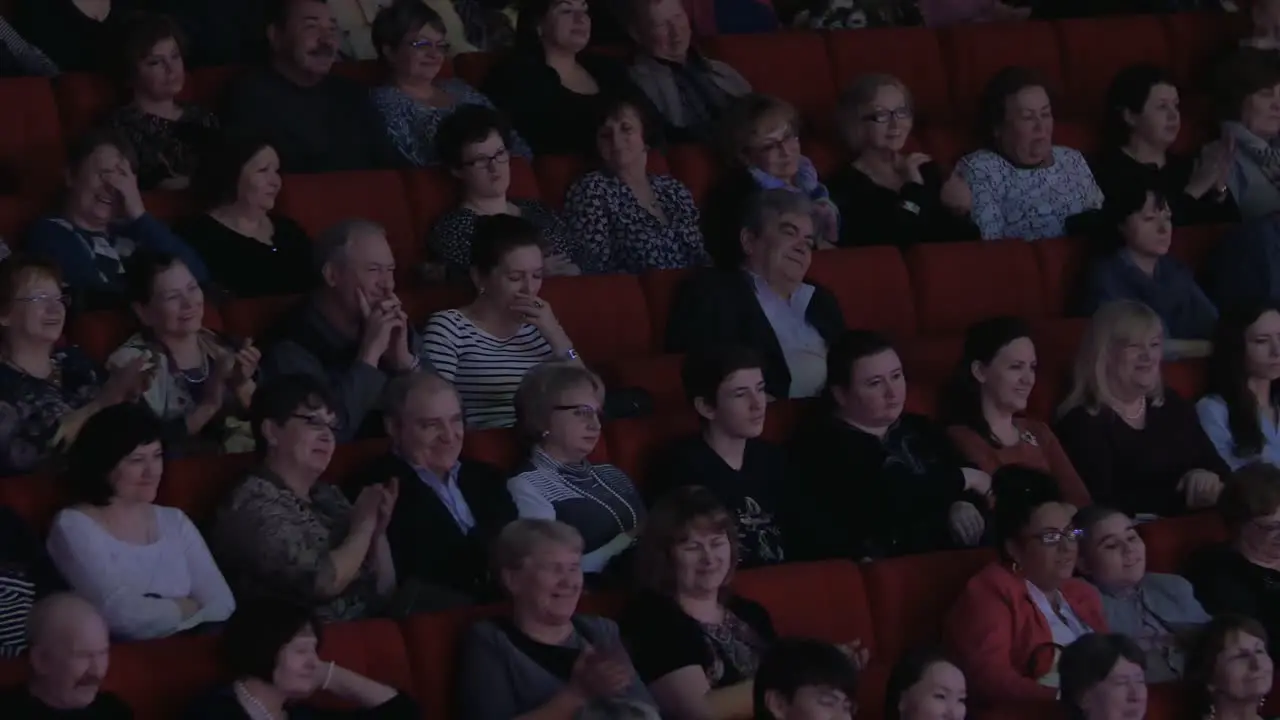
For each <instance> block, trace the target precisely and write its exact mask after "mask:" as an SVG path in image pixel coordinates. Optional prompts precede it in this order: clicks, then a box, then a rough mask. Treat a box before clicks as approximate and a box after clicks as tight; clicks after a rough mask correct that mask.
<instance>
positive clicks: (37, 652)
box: [0, 593, 133, 720]
mask: <svg viewBox="0 0 1280 720" xmlns="http://www.w3.org/2000/svg"><path fill="white" fill-rule="evenodd" d="M27 643H28V645H29V648H30V650H29V655H28V657H29V659H30V662H31V679H30V680H28V681H27V684H26V685H25V686H22V687H17V688H13V689H11V690H7V691H5V692H3V693H0V717H5V718H22V720H129V719H130V718H132V717H133V711H132V710H130V709H129V706H128V705H125V704H124V702H123V701H121V700H120V699H119V698H117V697H116V696H114V695H112V694H111V693H107V692H101V687H102V681H103V679H104V678H105V677H106V675H107V665H108V655H109V653H110V650H111V645H110V639H109V636H108V634H107V624H106V622H105V621H103V619H102V616H101V615H99V614H98V611H97V610H95V609H94V608H93V606H92V605H90V604H89V603H88V602H86V601H85V600H83V599H81V598H80V597H78V596H76V595H73V594H71V593H57V594H54V595H50V596H48V597H46V598H44V599H43V600H40V601H39V602H37V603H36V604H35V606H34V607H33V608H32V609H31V614H30V615H28V616H27Z"/></svg>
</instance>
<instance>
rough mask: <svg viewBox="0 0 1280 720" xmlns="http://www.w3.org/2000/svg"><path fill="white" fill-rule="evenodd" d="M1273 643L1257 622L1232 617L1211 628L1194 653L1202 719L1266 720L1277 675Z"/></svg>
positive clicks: (1197, 702)
mask: <svg viewBox="0 0 1280 720" xmlns="http://www.w3.org/2000/svg"><path fill="white" fill-rule="evenodd" d="M1272 637H1274V636H1272ZM1269 643H1270V639H1269V637H1268V631H1267V629H1266V628H1265V627H1263V626H1262V625H1260V624H1259V623H1258V621H1257V620H1254V619H1253V618H1250V617H1247V616H1240V615H1228V616H1220V617H1217V618H1215V619H1214V620H1213V622H1211V623H1209V627H1208V628H1207V629H1206V630H1205V631H1204V632H1203V633H1201V635H1200V638H1199V642H1198V643H1197V646H1196V648H1195V649H1194V650H1193V651H1192V654H1191V672H1190V673H1189V675H1190V677H1189V678H1188V680H1190V682H1191V683H1192V684H1193V686H1194V688H1195V691H1196V698H1195V711H1196V712H1198V713H1199V717H1202V718H1235V717H1239V718H1251V717H1254V718H1261V717H1262V715H1261V712H1262V706H1263V704H1264V703H1266V702H1267V698H1268V696H1269V695H1270V694H1271V683H1272V678H1273V672H1274V669H1275V667H1274V664H1273V663H1272V660H1271V653H1270V652H1269V651H1268V647H1269V646H1270V645H1269Z"/></svg>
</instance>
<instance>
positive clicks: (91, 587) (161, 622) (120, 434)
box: [48, 404, 235, 640]
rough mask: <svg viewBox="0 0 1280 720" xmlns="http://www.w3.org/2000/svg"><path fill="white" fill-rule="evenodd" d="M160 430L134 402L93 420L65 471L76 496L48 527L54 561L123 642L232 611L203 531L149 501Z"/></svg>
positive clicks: (156, 480)
mask: <svg viewBox="0 0 1280 720" xmlns="http://www.w3.org/2000/svg"><path fill="white" fill-rule="evenodd" d="M161 431H162V428H161V425H160V423H159V422H158V421H157V420H156V419H155V416H153V415H152V414H151V413H150V412H149V411H148V410H146V409H145V408H141V407H139V406H137V405H133V404H127V405H126V404H121V405H114V406H112V407H110V408H107V409H106V410H103V411H102V412H100V413H98V414H96V415H94V416H93V417H92V418H90V419H89V421H88V422H87V423H85V426H84V430H83V431H82V432H81V433H80V436H79V437H78V438H76V442H75V444H74V445H72V446H71V454H70V462H69V467H68V469H67V478H68V480H69V481H70V483H71V485H72V486H73V487H74V488H75V490H76V494H77V495H78V497H77V501H78V502H77V503H76V504H74V505H72V506H71V507H69V508H67V509H65V510H62V511H61V512H59V513H58V515H57V516H56V517H55V518H54V519H53V527H52V528H51V529H50V530H49V543H48V544H49V555H50V557H52V558H53V562H54V564H55V565H57V567H58V570H59V571H60V572H61V573H62V575H63V577H65V578H66V579H67V582H69V583H70V584H71V587H72V588H74V589H75V591H76V592H77V593H79V594H80V596H81V597H83V598H84V599H86V600H88V601H89V602H90V603H92V604H93V605H94V607H96V608H97V609H98V612H100V613H102V617H103V618H104V619H105V620H106V622H107V626H108V627H109V628H110V629H111V634H112V636H113V637H115V638H117V639H120V640H149V639H151V638H157V637H164V636H166V635H172V634H174V633H178V632H182V631H183V630H187V629H189V628H193V627H195V626H197V625H202V624H204V623H217V622H222V621H224V620H226V619H227V618H228V617H230V615H231V611H232V610H234V609H235V600H234V599H233V598H232V597H231V589H230V588H229V587H227V582H226V580H224V579H223V577H222V573H221V572H219V571H218V566H217V565H216V564H214V561H213V557H212V556H211V555H210V554H209V548H208V547H207V546H206V545H205V542H204V538H202V537H201V536H200V531H199V530H197V529H196V526H195V525H194V524H193V523H192V522H191V520H190V519H189V518H188V517H187V516H186V513H184V512H182V511H181V510H179V509H178V508H174V507H167V506H164V505H157V504H156V492H157V490H158V489H159V487H160V475H161V473H162V472H163V470H164V459H163V447H162V445H161Z"/></svg>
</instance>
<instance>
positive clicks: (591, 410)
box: [553, 405, 604, 423]
mask: <svg viewBox="0 0 1280 720" xmlns="http://www.w3.org/2000/svg"><path fill="white" fill-rule="evenodd" d="M553 409H555V410H558V411H561V412H571V413H573V416H574V417H575V418H577V419H578V420H581V421H583V422H589V421H591V420H595V421H596V422H600V423H602V422H604V410H602V409H600V408H598V407H593V406H591V405H556V406H555V408H553Z"/></svg>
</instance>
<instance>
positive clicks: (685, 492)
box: [635, 485, 739, 597]
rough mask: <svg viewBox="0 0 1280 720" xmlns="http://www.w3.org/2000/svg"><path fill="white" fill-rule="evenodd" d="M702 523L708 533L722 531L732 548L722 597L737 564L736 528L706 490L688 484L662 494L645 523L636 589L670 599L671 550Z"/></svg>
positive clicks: (673, 583)
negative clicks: (707, 527)
mask: <svg viewBox="0 0 1280 720" xmlns="http://www.w3.org/2000/svg"><path fill="white" fill-rule="evenodd" d="M700 524H705V525H706V526H709V529H710V531H711V532H723V533H724V534H725V535H727V536H728V538H729V542H730V544H731V546H732V549H731V551H730V561H729V567H730V571H729V575H728V576H727V577H725V581H724V587H723V588H722V589H721V591H722V594H723V593H724V592H727V591H728V586H729V581H730V580H731V579H732V578H733V570H732V568H735V567H737V565H738V555H739V552H738V550H739V548H738V528H737V524H736V523H735V522H734V519H733V515H732V514H731V513H730V512H729V510H728V508H726V507H725V506H724V504H723V503H721V502H720V500H719V498H717V497H716V496H715V494H714V493H712V492H711V491H710V490H708V489H706V488H704V487H702V486H699V485H691V486H684V487H678V488H676V489H674V490H672V491H671V492H669V493H667V494H666V495H663V496H662V497H661V498H660V499H659V500H658V502H657V503H656V504H655V505H654V506H653V510H651V511H650V512H649V517H648V519H646V520H645V529H644V533H642V534H641V535H640V542H639V543H638V544H637V545H636V559H635V572H636V586H637V587H639V588H641V589H644V590H649V591H651V592H655V593H659V594H661V595H663V596H666V597H671V596H672V595H674V594H675V591H676V569H675V559H674V558H673V555H674V554H675V547H676V546H677V545H679V544H680V543H682V542H684V541H685V540H686V539H687V538H688V537H689V532H690V530H691V529H692V528H693V527H694V526H695V525H700Z"/></svg>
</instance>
